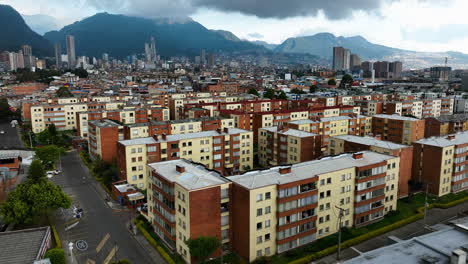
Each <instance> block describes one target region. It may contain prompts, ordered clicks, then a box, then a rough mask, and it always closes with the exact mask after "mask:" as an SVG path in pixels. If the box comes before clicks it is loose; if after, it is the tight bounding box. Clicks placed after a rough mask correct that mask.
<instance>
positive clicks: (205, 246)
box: [185, 236, 221, 262]
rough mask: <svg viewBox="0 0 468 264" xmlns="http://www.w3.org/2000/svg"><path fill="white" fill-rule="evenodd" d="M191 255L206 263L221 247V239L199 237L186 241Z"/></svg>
mask: <svg viewBox="0 0 468 264" xmlns="http://www.w3.org/2000/svg"><path fill="white" fill-rule="evenodd" d="M185 244H187V246H188V248H189V251H190V255H191V256H192V257H194V258H195V259H197V260H199V261H201V262H204V261H205V260H206V259H207V258H208V257H209V256H210V255H211V254H213V252H214V251H215V250H216V249H218V248H219V247H220V246H221V243H220V242H219V239H217V238H216V237H203V236H202V237H198V238H195V239H192V238H190V239H188V240H187V241H185Z"/></svg>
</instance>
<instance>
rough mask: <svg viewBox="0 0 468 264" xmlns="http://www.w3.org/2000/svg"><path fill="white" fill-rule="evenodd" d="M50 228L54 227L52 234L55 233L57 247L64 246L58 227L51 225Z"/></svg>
mask: <svg viewBox="0 0 468 264" xmlns="http://www.w3.org/2000/svg"><path fill="white" fill-rule="evenodd" d="M50 229H52V234H53V235H54V240H55V247H56V248H62V241H60V237H59V235H58V233H57V229H56V228H55V225H51V226H50Z"/></svg>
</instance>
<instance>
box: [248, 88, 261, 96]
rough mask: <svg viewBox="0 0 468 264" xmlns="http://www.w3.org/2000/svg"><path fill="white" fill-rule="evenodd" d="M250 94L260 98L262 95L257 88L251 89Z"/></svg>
mask: <svg viewBox="0 0 468 264" xmlns="http://www.w3.org/2000/svg"><path fill="white" fill-rule="evenodd" d="M249 94H253V95H256V96H259V97H260V94H259V93H258V91H257V89H255V88H250V90H249Z"/></svg>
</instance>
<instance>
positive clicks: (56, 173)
mask: <svg viewBox="0 0 468 264" xmlns="http://www.w3.org/2000/svg"><path fill="white" fill-rule="evenodd" d="M61 172H62V171H60V170H53V171H48V172H47V174H52V175H59V174H60V173H61Z"/></svg>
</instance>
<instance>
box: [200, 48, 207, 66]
mask: <svg viewBox="0 0 468 264" xmlns="http://www.w3.org/2000/svg"><path fill="white" fill-rule="evenodd" d="M200 64H201V65H205V64H206V51H205V50H204V49H202V50H201V53H200Z"/></svg>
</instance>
